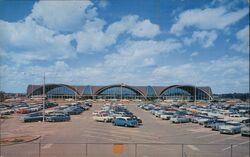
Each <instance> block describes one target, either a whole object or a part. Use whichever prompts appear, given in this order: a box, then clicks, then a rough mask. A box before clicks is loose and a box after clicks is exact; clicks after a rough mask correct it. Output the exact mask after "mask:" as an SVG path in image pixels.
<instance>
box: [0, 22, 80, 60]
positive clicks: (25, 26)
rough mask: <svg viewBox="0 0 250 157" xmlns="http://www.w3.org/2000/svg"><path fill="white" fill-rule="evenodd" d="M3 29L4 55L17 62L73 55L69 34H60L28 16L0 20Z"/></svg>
mask: <svg viewBox="0 0 250 157" xmlns="http://www.w3.org/2000/svg"><path fill="white" fill-rule="evenodd" d="M0 28H1V29H2V30H3V31H2V32H3V33H2V36H1V39H0V42H1V47H2V49H1V51H2V53H7V54H8V55H7V56H6V55H5V57H7V58H9V59H11V60H12V61H14V62H16V63H19V64H26V63H30V62H31V61H33V60H54V59H66V58H71V57H74V56H75V55H76V54H75V53H74V48H73V47H72V46H71V44H70V42H71V40H72V39H73V38H72V36H71V35H60V34H56V33H55V32H54V31H52V30H49V29H47V28H44V27H42V26H39V25H37V24H36V23H35V22H34V21H33V20H31V19H30V18H26V19H25V21H22V22H16V23H9V22H5V21H0Z"/></svg>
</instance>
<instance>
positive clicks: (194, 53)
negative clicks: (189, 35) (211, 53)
mask: <svg viewBox="0 0 250 157" xmlns="http://www.w3.org/2000/svg"><path fill="white" fill-rule="evenodd" d="M198 54H199V52H193V53H191V55H190V57H195V56H197V55H198Z"/></svg>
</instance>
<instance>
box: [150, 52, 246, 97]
mask: <svg viewBox="0 0 250 157" xmlns="http://www.w3.org/2000/svg"><path fill="white" fill-rule="evenodd" d="M248 66H249V63H248V60H246V59H243V58H240V57H228V56H224V57H222V58H220V59H217V60H211V61H208V62H198V63H192V64H191V63H187V64H180V65H164V66H160V67H157V68H156V69H154V70H153V71H152V76H155V79H156V80H157V81H158V82H162V83H168V84H198V85H208V86H211V87H212V89H213V90H214V91H215V92H216V93H223V92H225V91H227V92H235V91H238V92H247V91H249V71H248Z"/></svg>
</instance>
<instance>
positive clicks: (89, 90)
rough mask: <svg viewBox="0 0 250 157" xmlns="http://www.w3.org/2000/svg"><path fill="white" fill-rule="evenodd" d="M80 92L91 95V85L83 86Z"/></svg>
mask: <svg viewBox="0 0 250 157" xmlns="http://www.w3.org/2000/svg"><path fill="white" fill-rule="evenodd" d="M82 94H84V95H91V94H92V88H91V86H86V87H84V89H83V92H82Z"/></svg>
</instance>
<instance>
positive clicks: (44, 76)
mask: <svg viewBox="0 0 250 157" xmlns="http://www.w3.org/2000/svg"><path fill="white" fill-rule="evenodd" d="M45 97H46V96H45V72H44V73H43V122H44V121H45Z"/></svg>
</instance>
